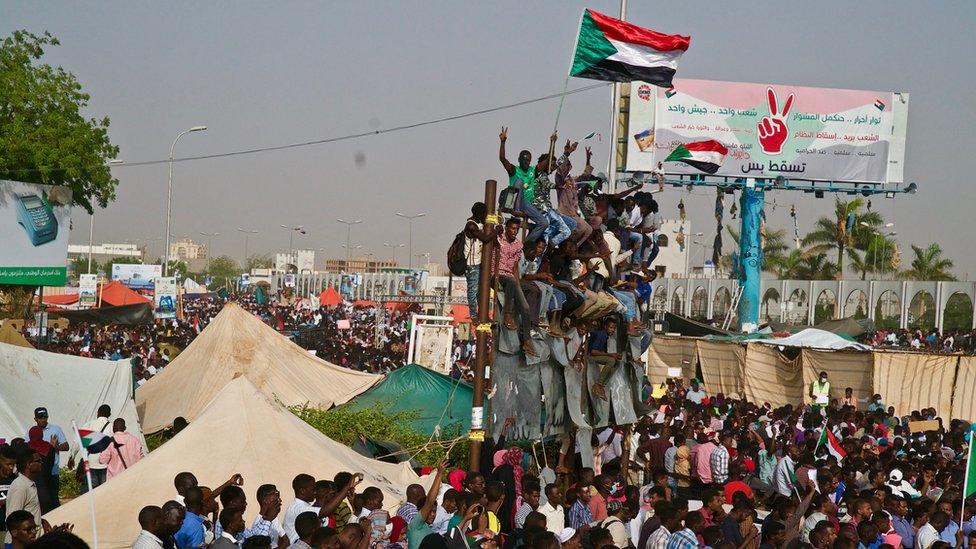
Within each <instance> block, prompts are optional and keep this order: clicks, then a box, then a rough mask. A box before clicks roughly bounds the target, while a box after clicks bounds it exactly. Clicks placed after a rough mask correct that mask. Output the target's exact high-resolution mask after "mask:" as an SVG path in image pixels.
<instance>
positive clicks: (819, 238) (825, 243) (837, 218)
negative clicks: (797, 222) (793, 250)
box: [803, 197, 884, 278]
mask: <svg viewBox="0 0 976 549" xmlns="http://www.w3.org/2000/svg"><path fill="white" fill-rule="evenodd" d="M863 208H864V200H863V199H862V198H860V197H857V198H854V199H852V200H850V201H844V200H841V199H840V198H835V199H834V217H833V218H830V217H821V218H820V219H818V220H817V222H816V223H815V224H814V229H813V230H812V231H810V232H809V233H807V235H806V236H805V237H803V244H804V245H807V246H809V247H810V251H811V252H814V253H821V252H827V251H830V250H837V264H836V266H837V271H836V276H837V278H840V277H843V276H844V257H845V256H847V257H850V256H851V254H856V253H857V251H858V250H860V251H863V250H866V249H867V247H868V245H869V243H870V241H871V238H872V237H873V236H874V235H875V234H877V228H878V227H880V226H881V225H883V224H884V219H883V218H882V217H881V214H879V213H878V212H869V211H864V210H863ZM849 216H853V217H854V225H853V228H852V229H851V231H850V232H848V231H847V218H848V217H849ZM862 223H863V224H864V225H862ZM865 225H866V226H865Z"/></svg>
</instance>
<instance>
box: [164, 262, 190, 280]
mask: <svg viewBox="0 0 976 549" xmlns="http://www.w3.org/2000/svg"><path fill="white" fill-rule="evenodd" d="M189 272H190V268H189V267H187V265H186V262H185V261H180V260H179V259H170V260H169V263H167V267H166V275H167V276H175V277H179V278H186V275H187V273H189Z"/></svg>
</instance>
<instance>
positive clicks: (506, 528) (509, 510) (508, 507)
mask: <svg viewBox="0 0 976 549" xmlns="http://www.w3.org/2000/svg"><path fill="white" fill-rule="evenodd" d="M494 459H495V461H500V462H501V464H500V465H498V466H497V467H495V470H494V477H495V480H498V481H501V482H502V483H503V484H504V485H505V501H504V502H502V506H501V507H500V508H499V509H498V519H499V520H500V521H501V523H502V532H511V531H512V530H513V529H514V526H515V512H516V511H517V510H518V508H519V507H520V506H521V505H522V473H523V469H522V449H521V448H518V447H512V448H509V449H507V450H504V451H501V452H496V454H495V458H494Z"/></svg>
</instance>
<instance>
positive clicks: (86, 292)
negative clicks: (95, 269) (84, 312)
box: [78, 274, 98, 308]
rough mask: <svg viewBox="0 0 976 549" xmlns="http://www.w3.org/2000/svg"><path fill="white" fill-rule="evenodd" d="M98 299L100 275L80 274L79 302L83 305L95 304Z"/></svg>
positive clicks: (91, 305) (89, 306) (92, 305)
mask: <svg viewBox="0 0 976 549" xmlns="http://www.w3.org/2000/svg"><path fill="white" fill-rule="evenodd" d="M97 299H98V275H95V274H83V275H78V304H79V305H80V306H82V307H87V308H91V307H94V306H95V301H96V300H97Z"/></svg>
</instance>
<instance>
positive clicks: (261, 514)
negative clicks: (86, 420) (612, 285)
mask: <svg viewBox="0 0 976 549" xmlns="http://www.w3.org/2000/svg"><path fill="white" fill-rule="evenodd" d="M831 394H833V393H832V392H831V389H830V384H829V379H828V378H827V375H826V373H821V375H820V376H819V377H818V378H817V380H815V381H814V382H813V383H812V384H811V386H810V387H809V393H808V395H807V396H808V397H809V400H808V401H806V402H797V403H795V404H791V405H786V406H780V407H774V406H772V405H770V404H768V403H754V402H748V401H745V400H739V399H736V398H732V397H730V396H726V395H723V394H721V393H719V394H713V393H711V392H709V391H708V390H707V387H705V386H704V385H702V384H701V383H699V382H698V381H697V380H691V382H690V383H689V384H687V386H686V385H685V383H683V381H682V380H680V379H669V380H667V381H666V382H663V383H659V384H653V385H649V386H648V387H647V392H646V400H647V403H648V404H649V405H650V406H649V408H650V410H651V412H650V413H648V414H647V415H644V416H643V417H641V418H640V420H639V421H638V422H637V423H636V424H634V425H632V426H628V427H608V428H606V429H604V430H600V431H598V432H596V433H594V434H593V436H592V439H591V441H590V444H591V445H592V446H593V450H594V454H595V455H596V456H598V458H597V459H596V460H595V461H594V466H593V467H583V466H582V465H581V459H582V456H581V455H580V453H578V452H577V453H576V454H575V455H572V454H571V455H570V456H568V459H566V460H563V461H560V465H559V466H557V467H556V468H555V469H550V468H548V467H547V466H546V464H547V463H548V460H546V459H542V458H539V457H536V455H534V453H533V452H528V451H524V450H523V449H522V447H520V446H519V445H518V444H516V443H513V442H512V441H508V440H506V437H505V429H506V427H508V426H509V425H510V424H511V423H512V422H506V425H505V427H503V428H502V432H501V433H499V434H498V437H497V440H489V441H486V443H485V445H484V448H483V450H484V452H483V453H482V455H481V458H482V459H481V463H480V466H479V470H478V471H474V470H469V469H466V468H463V467H454V468H451V467H449V466H448V464H446V463H444V464H441V465H440V466H439V467H438V468H436V469H435V470H421V471H419V472H420V473H421V474H427V475H428V476H424V477H421V482H423V483H424V484H426V483H427V482H429V483H430V484H429V488H424V486H423V485H422V484H419V483H418V484H414V485H410V486H404V487H401V488H402V489H403V493H405V495H406V497H405V501H398V502H391V501H386V500H385V499H384V494H383V492H382V491H380V490H379V489H378V488H377V487H372V486H371V487H363V486H362V485H361V484H360V482H361V478H362V477H361V476H360V475H358V474H357V472H356V471H349V472H341V473H338V474H336V475H334V476H333V477H332V478H327V479H317V478H315V477H314V476H312V475H308V474H300V475H298V476H296V477H295V478H294V480H293V482H292V485H291V486H289V487H284V486H282V487H279V486H274V485H270V484H258V483H260V481H261V479H247V484H245V479H243V478H241V477H240V475H233V476H232V477H231V478H230V479H228V480H227V481H226V482H223V483H220V484H219V485H218V484H217V483H215V484H214V485H211V486H212V488H208V487H206V486H202V485H199V483H198V480H197V478H196V477H195V476H194V475H193V474H192V472H181V473H179V474H177V475H176V476H175V478H174V493H173V497H172V498H171V500H170V501H160V502H159V504H158V506H155V505H153V506H147V507H145V508H143V509H142V510H141V511H140V513H139V516H138V520H139V525H140V527H141V533H140V534H139V535H138V538H137V539H134V540H133V547H138V548H140V549H144V548H161V547H167V548H169V547H175V548H178V549H184V548H190V547H205V546H207V547H218V546H219V547H221V548H226V549H233V547H247V548H258V547H260V548H276V549H282V548H285V547H296V548H299V549H305V548H307V547H316V548H318V547H325V548H329V549H339V548H341V549H376V548H380V549H383V548H390V549H419V548H425V549H426V548H433V547H437V548H441V547H450V548H452V549H453V548H457V549H461V548H464V549H470V548H472V547H480V548H489V549H490V548H496V547H527V548H536V547H538V548H543V549H558V548H570V549H572V548H578V547H586V548H588V549H589V548H594V549H610V548H613V547H616V548H621V549H623V548H628V547H635V548H637V549H661V548H664V549H704V548H711V549H733V548H760V547H761V548H763V549H773V548H776V549H787V548H789V549H792V548H811V547H812V548H815V549H833V548H838V549H861V548H868V549H943V548H947V547H953V548H955V547H970V543H976V517H974V515H976V499H973V498H967V497H966V491H967V490H969V491H970V492H972V491H974V490H970V489H969V488H967V487H966V478H967V474H968V473H967V468H966V465H967V456H968V454H969V445H970V444H971V440H970V439H971V436H972V432H973V430H972V426H971V425H970V424H968V423H966V422H963V421H959V420H953V421H951V422H949V423H948V424H947V425H945V424H943V422H942V421H941V420H940V419H939V418H938V417H937V414H936V411H935V410H934V409H932V408H929V409H922V410H901V411H896V410H895V409H894V408H893V407H890V406H886V405H885V404H884V402H883V399H882V397H881V395H872V396H871V398H869V399H866V402H865V400H862V399H859V398H858V397H857V395H853V394H852V393H851V391H850V390H849V389H848V390H847V391H846V392H845V396H844V398H841V399H837V398H830V395H831ZM111 415H112V413H111V410H109V409H104V407H103V408H101V409H99V411H98V418H97V419H96V420H95V421H94V422H93V424H92V425H90V426H89V427H91V430H97V428H98V427H99V423H101V424H102V427H103V428H105V425H108V424H109V423H110V419H111ZM933 420H934V422H935V423H934V424H933V423H932V422H933ZM35 421H36V425H35V426H34V427H32V428H31V430H30V432H29V433H28V434H27V436H26V437H25V439H23V440H15V441H12V442H11V443H9V444H4V445H3V446H2V447H0V495H2V496H3V497H0V501H2V502H3V505H4V517H5V521H4V526H5V529H6V531H7V533H8V538H7V543H8V544H10V546H11V547H13V548H14V549H21V548H24V547H28V546H30V544H31V543H32V542H35V537H36V535H37V533H38V532H39V531H43V532H45V533H46V534H45V537H47V538H48V539H49V540H50V539H60V540H63V539H72V538H71V534H70V529H71V526H70V525H62V526H56V527H52V526H51V525H48V524H47V523H46V522H44V521H43V520H42V518H41V513H42V512H45V511H47V510H49V509H50V508H52V507H51V506H52V505H54V506H56V505H57V499H56V497H57V489H56V482H55V481H53V478H55V477H56V472H57V471H58V468H59V466H60V465H59V464H58V463H57V462H56V461H55V459H56V457H57V455H58V451H59V450H65V449H67V443H66V440H67V438H66V437H64V433H63V431H62V430H61V429H60V428H59V427H57V426H56V425H54V424H52V423H50V422H49V421H48V418H47V411H46V410H45V409H44V408H38V409H37V410H35ZM111 423H112V424H113V425H112V430H113V431H114V432H115V434H116V435H119V434H122V435H123V436H118V437H115V442H116V444H115V445H114V446H110V447H107V448H106V449H104V450H101V451H99V452H96V453H92V454H90V455H89V457H88V459H89V461H91V460H96V461H98V462H100V463H103V464H106V465H107V467H108V471H107V473H106V474H105V475H104V476H103V477H102V478H103V479H107V481H108V482H111V478H112V476H113V475H115V474H118V473H119V472H120V471H121V470H123V469H119V468H118V467H119V466H120V464H118V463H117V464H116V469H113V465H112V457H111V456H112V455H119V456H120V457H122V456H124V457H125V458H127V459H124V460H123V464H122V465H121V467H125V466H131V464H132V463H131V462H130V461H129V460H138V456H137V455H136V454H130V453H128V451H129V450H123V451H119V449H120V448H125V447H126V445H127V444H129V442H128V440H129V439H127V438H125V436H124V434H127V433H125V431H124V425H119V422H118V420H115V421H111ZM540 459H542V460H541V461H539V460H540ZM455 465H457V464H455ZM93 473H94V469H93ZM94 476H95V475H94V474H93V477H94ZM209 480H216V479H209ZM252 481H253V482H254V484H252ZM103 482H104V480H103ZM96 489H97V488H96ZM252 490H253V492H252ZM249 503H250V504H251V505H253V507H252V509H253V508H255V507H256V508H257V516H256V517H255V518H254V519H253V521H250V523H245V521H244V513H245V510H246V509H247V508H248V506H249ZM393 510H395V512H392V513H391V512H390V511H393ZM75 541H76V542H77V540H75ZM38 546H39V545H38ZM49 546H53V545H49Z"/></svg>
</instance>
